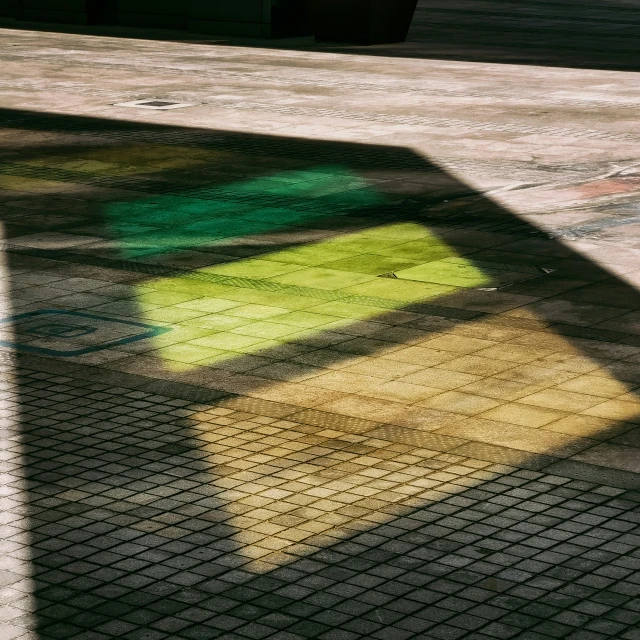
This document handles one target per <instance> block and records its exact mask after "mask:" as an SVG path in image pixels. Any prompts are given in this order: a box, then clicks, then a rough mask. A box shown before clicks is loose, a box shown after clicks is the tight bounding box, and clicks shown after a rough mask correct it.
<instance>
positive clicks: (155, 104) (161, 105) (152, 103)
mask: <svg viewBox="0 0 640 640" xmlns="http://www.w3.org/2000/svg"><path fill="white" fill-rule="evenodd" d="M113 106H114V107H134V108H136V109H157V110H165V109H183V108H184V107H193V106H194V105H193V104H191V103H189V102H176V101H175V100H133V101H132V102H120V103H118V104H115V105H113Z"/></svg>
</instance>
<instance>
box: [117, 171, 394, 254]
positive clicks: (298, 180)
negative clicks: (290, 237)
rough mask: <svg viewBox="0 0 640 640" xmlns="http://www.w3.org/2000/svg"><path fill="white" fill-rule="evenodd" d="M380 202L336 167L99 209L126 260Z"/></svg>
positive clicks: (362, 183)
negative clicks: (103, 211)
mask: <svg viewBox="0 0 640 640" xmlns="http://www.w3.org/2000/svg"><path fill="white" fill-rule="evenodd" d="M383 202H384V198H383V196H382V195H381V194H379V193H378V192H377V191H375V190H374V189H372V188H371V187H369V185H368V184H367V182H366V180H364V179H363V178H361V177H359V176H357V175H355V174H354V173H352V172H350V171H349V170H348V169H346V168H344V167H339V166H335V167H318V168H315V169H310V170H305V171H287V172H283V173H280V174H277V175H269V176H263V177H260V178H252V179H248V180H244V181H240V182H233V183H230V184H225V185H216V186H214V187H210V188H207V189H202V188H199V189H190V190H188V191H185V192H184V194H181V195H175V194H169V195H161V194H159V195H155V196H149V197H147V198H140V199H136V200H129V201H125V202H123V201H120V202H114V203H110V204H107V205H106V207H105V212H106V218H107V220H108V221H109V224H110V225H111V230H112V234H113V236H114V237H116V238H118V239H119V245H120V246H121V248H122V252H123V254H124V256H125V257H127V258H132V257H137V256H143V255H151V254H165V253H173V252H176V251H183V250H186V249H192V248H198V247H204V246H211V245H215V244H216V243H220V242H221V241H223V240H225V239H226V240H228V239H229V238H238V237H246V236H251V235H257V234H261V233H267V232H272V231H276V230H279V229H282V228H286V227H289V226H291V225H296V224H300V223H307V222H308V221H310V220H313V219H317V218H321V217H326V216H336V215H343V214H344V213H346V212H347V211H351V210H353V208H354V207H355V208H356V209H357V208H358V207H369V206H374V205H379V204H382V203H383ZM338 257H341V256H338ZM336 259H337V258H336Z"/></svg>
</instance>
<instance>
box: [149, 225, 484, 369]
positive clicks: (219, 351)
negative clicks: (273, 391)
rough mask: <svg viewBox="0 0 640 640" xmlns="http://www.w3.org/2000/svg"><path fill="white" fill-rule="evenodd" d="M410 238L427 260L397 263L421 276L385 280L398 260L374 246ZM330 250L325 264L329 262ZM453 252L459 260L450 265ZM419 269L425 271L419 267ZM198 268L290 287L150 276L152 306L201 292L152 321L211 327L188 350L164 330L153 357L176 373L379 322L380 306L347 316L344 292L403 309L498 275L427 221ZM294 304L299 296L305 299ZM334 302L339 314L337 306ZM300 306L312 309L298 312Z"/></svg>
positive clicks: (393, 244) (399, 245) (396, 243)
mask: <svg viewBox="0 0 640 640" xmlns="http://www.w3.org/2000/svg"><path fill="white" fill-rule="evenodd" d="M406 244H410V245H411V246H412V251H413V252H414V253H416V255H417V250H418V248H419V247H422V253H423V255H422V261H419V260H414V261H411V262H410V261H407V260H399V261H398V262H397V265H398V266H402V267H407V266H408V267H409V268H406V269H404V270H402V271H400V272H399V273H403V271H404V272H405V273H407V274H409V275H413V276H415V277H413V278H407V279H401V278H397V279H396V278H379V277H377V276H379V275H382V274H385V273H386V271H385V270H388V268H389V266H391V265H392V264H393V263H392V262H390V258H388V257H386V256H383V255H381V254H379V253H376V252H375V251H376V250H377V249H379V248H381V247H382V246H386V247H387V248H388V249H389V250H390V251H391V250H393V249H394V248H397V249H401V248H402V247H403V246H405V245H406ZM338 247H339V250H338ZM323 254H324V257H325V258H326V259H327V261H326V262H323V261H322V258H323ZM338 256H339V257H341V258H342V260H338V265H337V266H340V267H342V268H335V266H336V257H338ZM434 256H437V257H438V258H437V259H434ZM446 259H449V260H455V262H454V263H453V264H452V263H447V262H444V260H446ZM443 263H444V266H443ZM418 268H419V269H420V271H419V272H414V271H413V270H414V269H418ZM198 272H200V273H203V274H217V275H220V276H225V275H226V276H230V277H237V278H240V279H243V280H242V282H243V283H244V284H247V283H250V282H255V283H261V282H272V283H274V285H276V284H277V285H278V286H280V287H282V291H281V292H280V291H277V292H276V291H265V290H261V288H260V287H256V289H251V288H235V287H234V286H232V285H229V286H220V285H218V284H214V283H211V284H209V283H207V282H198V283H194V282H193V280H190V279H189V278H187V277H185V276H176V277H170V278H159V279H157V280H151V281H146V282H145V284H144V287H145V288H144V290H140V291H139V292H138V295H137V297H138V302H139V304H140V306H141V307H145V308H151V306H153V305H154V304H155V305H156V307H157V304H156V303H155V301H156V300H167V298H166V295H167V292H168V291H169V292H171V291H183V292H185V294H186V293H187V292H188V293H189V295H190V296H193V295H194V294H196V293H197V295H198V296H199V297H198V298H197V299H196V300H193V299H192V300H189V301H188V302H180V303H176V304H174V305H173V306H164V308H160V309H158V308H154V310H153V311H150V312H149V314H150V316H153V318H151V317H150V319H154V320H158V319H162V317H164V318H165V319H166V320H167V321H168V322H170V321H171V320H170V319H169V318H171V317H176V318H177V317H178V316H176V315H174V314H173V311H179V310H183V311H186V310H193V312H199V313H201V314H202V315H200V316H198V317H194V318H192V319H188V320H187V321H186V322H187V323H188V325H190V326H197V327H200V328H201V329H203V330H205V331H206V332H207V335H205V336H200V337H198V338H195V339H192V340H191V339H188V340H185V341H184V342H186V343H187V344H189V345H190V346H189V348H184V349H183V348H182V347H181V346H180V345H178V344H176V343H173V342H172V343H171V344H168V342H169V341H170V339H167V338H165V337H163V336H159V337H158V339H157V340H155V349H156V351H155V352H154V354H155V355H156V356H157V357H161V358H163V359H164V361H165V366H166V367H167V369H170V370H180V371H186V370H189V369H190V368H197V367H200V366H213V367H215V366H217V365H220V366H223V363H225V362H227V361H228V360H230V359H233V358H241V357H242V355H243V354H253V355H261V356H265V357H269V355H270V353H273V350H274V349H277V348H279V347H280V346H282V345H284V344H286V343H287V342H293V341H295V340H296V339H299V338H302V337H308V336H312V335H318V334H320V333H322V331H324V330H329V331H337V332H339V331H340V327H348V326H351V325H352V324H353V323H354V322H357V321H358V320H370V319H373V318H375V317H376V316H377V315H378V314H380V313H381V309H380V308H377V307H369V306H365V305H357V304H351V305H347V306H348V307H349V313H347V314H345V313H344V309H343V308H342V307H344V306H345V305H344V304H342V306H341V303H340V301H339V299H340V297H341V296H344V297H345V299H347V298H349V296H358V295H371V296H377V297H378V298H383V299H385V300H386V301H389V302H391V304H392V307H395V308H397V309H401V308H402V307H403V306H405V305H406V304H410V303H412V302H422V301H428V300H436V299H438V298H441V297H443V296H445V295H447V294H449V293H452V292H455V291H458V290H460V289H461V288H469V287H477V286H482V285H486V284H488V283H489V282H491V281H492V278H491V276H490V275H489V274H486V273H484V272H483V271H482V270H481V269H479V268H478V267H477V266H475V265H474V264H473V263H472V262H471V261H469V260H466V259H464V258H459V257H458V256H457V255H456V252H455V251H454V249H453V248H452V247H450V246H449V245H447V244H446V243H445V242H443V241H442V240H441V239H440V238H438V237H437V236H436V235H435V234H433V233H431V232H430V231H429V229H427V228H426V227H424V226H422V225H419V224H415V223H399V224H390V225H382V226H379V227H376V228H375V229H367V230H365V231H360V232H356V233H350V234H345V235H342V236H340V237H338V238H333V239H330V240H324V241H321V242H317V243H314V244H308V245H305V246H304V247H293V248H291V249H285V250H282V251H276V252H273V253H270V254H266V255H263V256H261V257H259V258H249V259H246V260H236V261H233V262H230V263H226V264H222V265H214V266H211V267H206V268H203V269H200V270H198ZM444 280H446V281H447V282H444ZM194 284H196V285H197V286H196V288H194V287H193V285H194ZM318 290H321V291H323V292H326V291H330V292H332V294H333V293H335V295H336V302H335V303H327V300H326V298H325V299H322V297H319V298H318V297H314V295H312V294H313V293H314V292H315V291H318ZM287 301H292V302H297V301H299V304H289V303H288V302H287ZM332 304H333V305H334V307H335V313H332ZM316 307H317V311H316V309H315V308H316ZM302 308H304V309H305V311H304V312H302V311H297V310H296V309H302ZM387 310H388V308H387ZM387 310H385V312H387ZM178 315H179V314H178ZM240 319H241V320H240ZM239 320H240V321H239ZM178 322H179V320H178ZM167 335H170V334H167ZM198 346H200V347H203V348H205V347H206V348H207V349H209V350H210V351H209V352H207V353H203V356H202V358H197V351H195V350H194V349H193V348H192V347H198Z"/></svg>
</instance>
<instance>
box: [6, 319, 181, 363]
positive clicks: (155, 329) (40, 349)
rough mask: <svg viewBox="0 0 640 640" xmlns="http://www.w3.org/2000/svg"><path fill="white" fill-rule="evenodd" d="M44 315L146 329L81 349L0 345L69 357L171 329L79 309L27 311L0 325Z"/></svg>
mask: <svg viewBox="0 0 640 640" xmlns="http://www.w3.org/2000/svg"><path fill="white" fill-rule="evenodd" d="M44 315H65V316H75V317H80V318H91V319H93V320H100V321H102V322H109V323H112V324H114V323H115V324H123V325H128V326H131V327H141V328H143V329H146V330H147V331H145V332H144V333H140V334H137V335H135V336H127V337H125V338H119V339H118V340H112V341H111V342H106V343H103V344H100V345H96V346H93V347H84V348H82V349H75V350H73V351H58V350H56V349H46V348H45V347H34V346H31V345H28V344H22V343H20V342H11V341H9V340H0V346H2V347H12V348H14V349H16V350H18V351H27V352H30V353H39V354H43V355H49V356H60V357H63V358H69V357H72V356H81V355H84V354H85V353H95V352H96V351H102V350H103V349H110V348H111V347H117V346H120V345H123V344H130V343H132V342H137V341H138V340H146V339H147V338H155V337H156V336H159V335H162V334H163V333H167V332H169V331H171V328H169V327H160V326H158V325H153V324H147V323H145V322H135V321H133V320H119V319H117V318H107V317H106V316H96V315H94V314H92V313H83V312H81V311H66V310H64V309H40V310H39V311H29V312H27V313H20V314H18V315H17V316H10V317H8V318H2V319H0V325H3V324H6V323H8V322H16V321H19V320H23V319H25V318H27V319H30V318H35V317H38V316H44Z"/></svg>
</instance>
